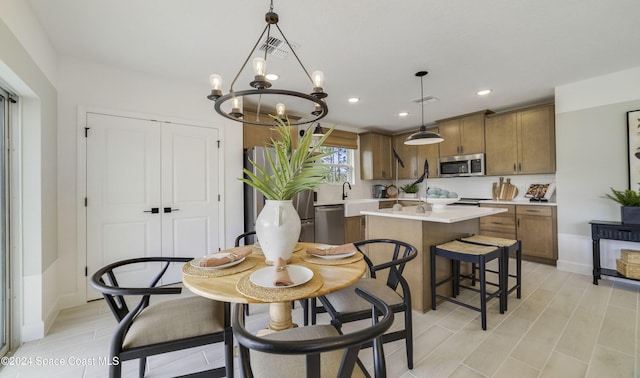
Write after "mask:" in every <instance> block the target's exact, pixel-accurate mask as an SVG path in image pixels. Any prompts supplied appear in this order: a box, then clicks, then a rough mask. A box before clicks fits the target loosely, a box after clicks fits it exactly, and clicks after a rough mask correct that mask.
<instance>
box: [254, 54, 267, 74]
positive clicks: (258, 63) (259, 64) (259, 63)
mask: <svg viewBox="0 0 640 378" xmlns="http://www.w3.org/2000/svg"><path fill="white" fill-rule="evenodd" d="M265 72H267V61H266V60H264V58H261V57H256V58H253V73H254V75H256V76H260V77H263V76H264V74H265ZM256 79H257V78H256Z"/></svg>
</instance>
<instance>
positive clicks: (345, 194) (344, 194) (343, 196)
mask: <svg viewBox="0 0 640 378" xmlns="http://www.w3.org/2000/svg"><path fill="white" fill-rule="evenodd" d="M344 184H347V185H349V190H351V184H349V181H345V182H344V183H343V184H342V200H345V199H347V193H346V192H345V191H344Z"/></svg>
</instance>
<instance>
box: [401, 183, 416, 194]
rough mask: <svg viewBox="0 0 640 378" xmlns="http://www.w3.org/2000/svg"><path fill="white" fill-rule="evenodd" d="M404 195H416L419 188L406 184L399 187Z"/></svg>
mask: <svg viewBox="0 0 640 378" xmlns="http://www.w3.org/2000/svg"><path fill="white" fill-rule="evenodd" d="M400 189H401V190H402V191H403V192H405V193H418V190H419V187H418V185H417V184H407V185H403V186H401V187H400Z"/></svg>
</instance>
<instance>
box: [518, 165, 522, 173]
mask: <svg viewBox="0 0 640 378" xmlns="http://www.w3.org/2000/svg"><path fill="white" fill-rule="evenodd" d="M518 172H522V163H518Z"/></svg>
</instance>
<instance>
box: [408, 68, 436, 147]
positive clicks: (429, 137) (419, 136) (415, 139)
mask: <svg viewBox="0 0 640 378" xmlns="http://www.w3.org/2000/svg"><path fill="white" fill-rule="evenodd" d="M427 74H428V72H427V71H419V72H416V76H417V77H419V78H420V103H421V104H422V126H420V130H418V132H416V133H413V134H411V135H409V137H408V138H407V139H406V140H405V141H404V144H409V145H421V144H433V143H440V142H442V141H443V140H444V138H443V137H442V135H440V134H438V133H436V132H433V131H429V130H427V128H426V126H425V125H424V87H423V81H424V80H423V78H424V77H425V76H426V75H427Z"/></svg>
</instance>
